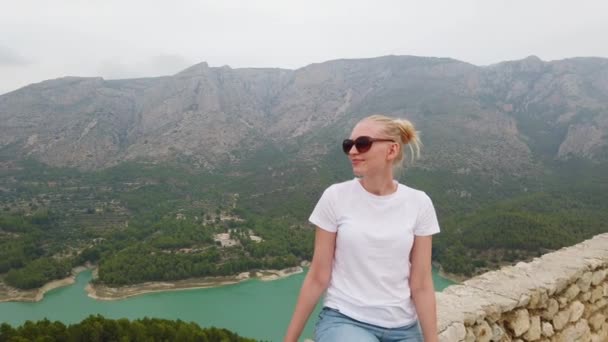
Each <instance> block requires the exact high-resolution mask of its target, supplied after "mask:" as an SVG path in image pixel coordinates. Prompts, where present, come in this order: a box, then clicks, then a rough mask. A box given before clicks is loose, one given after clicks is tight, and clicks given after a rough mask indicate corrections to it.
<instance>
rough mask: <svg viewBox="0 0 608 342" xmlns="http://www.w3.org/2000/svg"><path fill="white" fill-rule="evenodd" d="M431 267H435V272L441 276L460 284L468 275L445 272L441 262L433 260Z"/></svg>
mask: <svg viewBox="0 0 608 342" xmlns="http://www.w3.org/2000/svg"><path fill="white" fill-rule="evenodd" d="M433 267H435V269H436V270H437V274H438V275H439V276H440V277H441V278H444V279H447V280H449V281H451V282H453V283H454V284H460V283H462V282H463V281H465V280H467V279H469V277H466V276H463V275H460V274H455V273H449V272H446V271H445V270H444V269H443V267H442V266H441V264H440V263H438V262H433Z"/></svg>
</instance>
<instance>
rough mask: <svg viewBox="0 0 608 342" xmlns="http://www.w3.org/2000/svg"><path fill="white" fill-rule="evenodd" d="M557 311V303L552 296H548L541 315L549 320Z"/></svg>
mask: <svg viewBox="0 0 608 342" xmlns="http://www.w3.org/2000/svg"><path fill="white" fill-rule="evenodd" d="M558 311H559V303H558V302H557V300H555V299H554V298H550V299H549V301H548V302H547V309H546V310H544V311H543V313H542V315H541V316H542V317H543V318H544V319H545V320H547V321H550V320H552V319H553V317H554V316H555V314H556V313H557V312H558Z"/></svg>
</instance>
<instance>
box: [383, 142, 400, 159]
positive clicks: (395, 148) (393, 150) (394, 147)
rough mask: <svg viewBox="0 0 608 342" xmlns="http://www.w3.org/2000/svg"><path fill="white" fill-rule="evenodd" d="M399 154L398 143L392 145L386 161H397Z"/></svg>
mask: <svg viewBox="0 0 608 342" xmlns="http://www.w3.org/2000/svg"><path fill="white" fill-rule="evenodd" d="M397 153H399V145H397V144H396V143H392V144H391V146H390V147H389V148H388V153H387V154H386V160H390V161H393V160H395V158H397Z"/></svg>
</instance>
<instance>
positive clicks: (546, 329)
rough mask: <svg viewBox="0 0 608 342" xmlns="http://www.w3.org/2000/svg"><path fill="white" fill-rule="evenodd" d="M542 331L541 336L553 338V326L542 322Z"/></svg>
mask: <svg viewBox="0 0 608 342" xmlns="http://www.w3.org/2000/svg"><path fill="white" fill-rule="evenodd" d="M542 330H543V336H545V337H551V336H553V334H555V332H554V331H553V326H552V325H551V323H549V322H543V326H542Z"/></svg>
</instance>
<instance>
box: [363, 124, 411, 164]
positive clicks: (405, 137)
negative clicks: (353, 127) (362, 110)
mask: <svg viewBox="0 0 608 342" xmlns="http://www.w3.org/2000/svg"><path fill="white" fill-rule="evenodd" d="M365 120H369V121H373V122H376V123H379V124H381V125H382V131H383V133H384V134H385V135H386V136H387V137H389V138H391V139H393V140H395V141H397V142H399V150H400V151H401V153H399V154H398V155H397V158H395V160H394V165H397V166H398V165H400V164H401V163H402V161H403V146H404V145H408V146H409V148H410V153H411V155H410V163H413V162H414V160H415V159H416V158H418V157H420V148H421V147H422V142H421V141H420V132H418V131H416V128H415V127H414V125H413V124H412V123H411V122H410V121H409V120H406V119H395V118H390V117H388V116H385V115H379V114H376V115H372V116H368V117H367V118H365V119H363V120H362V121H365Z"/></svg>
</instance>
